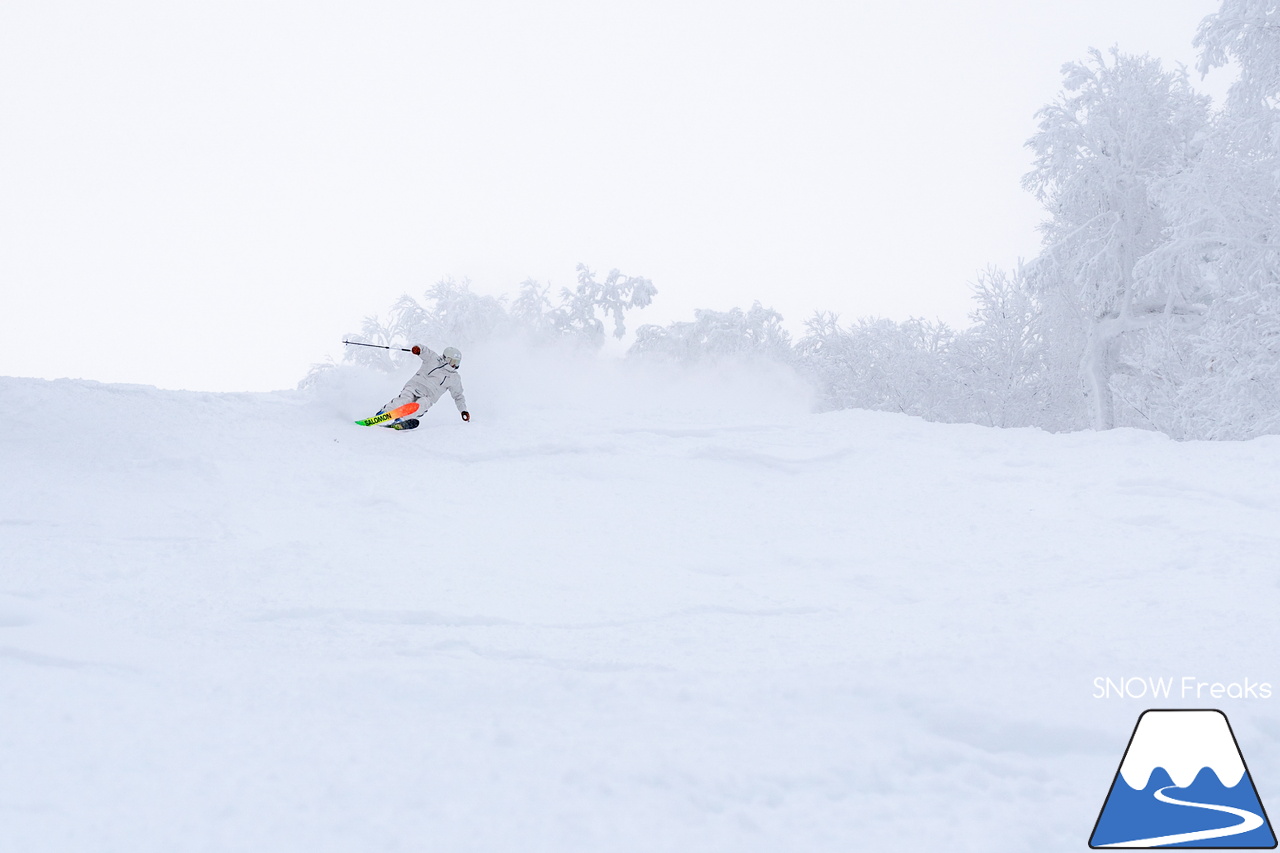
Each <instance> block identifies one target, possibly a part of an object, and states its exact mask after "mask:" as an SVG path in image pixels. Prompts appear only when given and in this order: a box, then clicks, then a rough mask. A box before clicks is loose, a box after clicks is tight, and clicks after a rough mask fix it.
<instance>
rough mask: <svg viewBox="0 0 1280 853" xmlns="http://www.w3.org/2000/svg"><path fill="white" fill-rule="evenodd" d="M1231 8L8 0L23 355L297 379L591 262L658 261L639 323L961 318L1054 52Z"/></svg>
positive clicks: (1107, 1) (149, 377) (12, 293)
mask: <svg viewBox="0 0 1280 853" xmlns="http://www.w3.org/2000/svg"><path fill="white" fill-rule="evenodd" d="M1217 7H1218V3H1217V2H1216V1H1215V0H1034V2H1033V0H916V2H874V3H873V2H855V0H841V2H835V0H826V1H825V2H815V0H785V2H782V0H778V2H773V1H772V0H770V2H759V0H754V1H753V0H734V2H698V0H681V2H665V0H643V2H631V0H624V1H623V2H619V0H596V1H595V2H564V0H552V2H531V1H530V0H524V2H491V0H468V2H458V0H451V2H429V0H416V2H393V1H392V0H384V2H374V1H373V0H369V2H331V0H306V2H199V3H197V2H176V0H165V2H127V0H125V1H124V2H111V3H102V2H96V0H95V1H94V2H58V0H35V2H28V0H5V2H3V3H0V375H12V376H38V377H47V378H57V377H62V376H70V377H78V378H87V379H97V380H102V381H109V382H136V383H146V384H156V385H160V386H161V387H167V388H191V389H198V390H268V389H274V388H285V387H292V386H293V385H294V384H295V383H296V382H297V381H298V379H299V378H301V376H302V375H303V374H305V372H306V370H307V367H308V366H309V365H310V364H312V363H314V362H317V361H322V360H324V358H325V357H327V356H335V357H340V356H341V350H342V347H341V345H340V339H341V336H342V334H343V333H344V332H348V331H355V330H357V329H358V327H359V325H360V322H361V319H362V318H363V317H364V316H365V315H368V314H380V313H383V312H385V311H386V309H387V308H388V307H389V306H390V304H391V302H392V301H393V300H394V299H395V298H396V297H397V296H399V295H400V294H402V293H406V292H407V293H411V294H415V295H420V294H421V293H422V291H423V290H424V289H425V288H426V287H427V286H428V285H430V284H431V283H433V282H434V281H437V280H439V279H441V278H443V277H446V276H453V277H456V278H470V279H471V280H472V282H473V286H474V287H475V289H476V290H478V291H480V292H485V293H491V294H495V295H496V294H500V293H504V292H508V293H509V292H514V291H515V289H516V286H517V285H518V283H519V282H520V281H522V280H524V279H525V278H527V277H530V276H532V277H534V278H537V279H539V280H542V281H549V282H551V283H553V284H555V285H557V286H561V285H572V284H573V282H574V276H575V273H574V267H575V265H576V264H577V263H578V262H584V263H586V264H588V265H589V266H591V267H593V268H595V269H597V270H598V271H599V272H600V273H601V274H603V273H606V272H608V270H609V269H610V268H614V267H616V268H619V269H621V270H622V271H623V272H624V273H627V274H629V275H643V276H647V277H649V278H651V279H652V280H653V282H654V284H655V285H656V286H657V288H658V291H659V293H658V297H657V300H656V301H655V304H654V305H653V306H652V307H651V308H649V309H648V310H646V311H644V312H641V313H640V314H639V315H637V317H636V321H638V322H641V323H643V322H669V321H671V320H676V319H686V318H688V317H690V316H691V313H692V310H693V309H694V308H699V307H706V308H715V309H727V308H731V307H733V306H735V305H740V306H743V307H747V306H749V305H750V304H751V302H752V301H753V300H759V301H761V302H762V303H764V304H766V305H770V306H773V307H775V308H777V309H778V310H779V311H780V312H782V313H783V315H784V316H785V317H786V318H787V321H788V324H789V325H790V326H791V327H792V328H793V329H799V327H800V324H801V322H802V321H803V320H804V318H805V317H806V316H808V315H809V314H810V313H812V311H814V310H815V309H826V310H834V311H837V312H839V313H840V314H841V315H842V316H843V317H844V319H846V320H853V319H855V318H857V317H861V316H871V315H876V316H883V317H890V318H893V319H906V318H907V317H909V316H923V317H929V318H940V319H943V320H945V321H947V322H950V323H952V324H955V325H959V326H963V325H965V324H966V323H967V320H966V315H967V312H968V309H969V306H968V300H969V291H968V282H970V281H972V280H973V279H974V278H975V276H976V274H977V272H978V271H979V270H981V269H983V268H984V267H986V266H987V265H989V264H1000V265H1005V266H1009V265H1012V264H1014V263H1015V262H1016V261H1017V260H1018V258H1019V257H1025V258H1030V257H1032V256H1034V255H1035V253H1036V250H1037V246H1038V236H1037V234H1036V231H1035V226H1036V224H1037V222H1038V221H1039V219H1040V215H1041V214H1040V211H1039V209H1038V207H1037V205H1036V203H1035V202H1034V200H1033V199H1031V198H1030V197H1029V196H1028V195H1027V194H1026V193H1025V192H1024V191H1023V190H1022V189H1021V188H1020V186H1019V180H1020V178H1021V176H1022V175H1023V174H1024V173H1025V172H1026V171H1027V169H1028V167H1029V156H1028V152H1027V151H1026V149H1025V148H1024V147H1023V143H1024V142H1025V140H1026V139H1027V138H1028V137H1029V136H1030V135H1031V134H1032V133H1033V132H1034V130H1035V121H1034V113H1035V112H1036V110H1037V109H1039V108H1040V107H1041V106H1043V105H1044V104H1045V103H1047V102H1049V101H1050V100H1052V99H1053V98H1054V97H1055V96H1056V95H1057V93H1058V92H1059V90H1060V88H1061V87H1060V80H1061V78H1060V73H1059V71H1060V67H1061V65H1062V63H1064V62H1066V61H1069V60H1073V59H1080V58H1083V57H1084V56H1085V53H1086V50H1087V48H1089V47H1090V46H1097V47H1099V48H1104V49H1105V48H1107V47H1109V46H1111V45H1113V44H1114V45H1118V46H1119V47H1120V49H1121V50H1123V51H1126V52H1131V53H1149V54H1151V55H1153V56H1158V57H1160V58H1162V59H1164V60H1166V62H1167V63H1169V64H1172V63H1174V62H1183V63H1186V64H1188V65H1192V64H1193V63H1194V59H1195V55H1194V51H1193V49H1192V47H1191V40H1192V38H1193V36H1194V34H1195V30H1196V26H1197V24H1198V23H1199V21H1200V20H1201V19H1202V18H1203V17H1204V16H1205V15H1207V14H1210V13H1211V12H1213V11H1215V10H1216V9H1217ZM1197 79H1198V78H1197ZM1215 85H1216V86H1217V87H1218V88H1221V86H1222V85H1224V82H1219V81H1216V80H1215V78H1214V77H1210V79H1209V81H1207V83H1206V84H1204V88H1205V89H1206V91H1210V92H1213V93H1216V91H1217V90H1216V89H1215ZM634 324H635V323H634V322H633V327H634ZM431 343H437V344H439V345H445V344H447V343H449V342H447V341H439V342H431Z"/></svg>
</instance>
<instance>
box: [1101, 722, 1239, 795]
mask: <svg viewBox="0 0 1280 853" xmlns="http://www.w3.org/2000/svg"><path fill="white" fill-rule="evenodd" d="M1157 767H1163V768H1164V769H1165V770H1166V771H1168V773H1169V778H1170V779H1172V780H1173V784H1175V785H1177V786H1178V787H1179V788H1186V787H1188V786H1189V785H1190V784H1191V783H1192V782H1194V781H1195V779H1196V774H1197V773H1199V772H1200V771H1201V770H1203V769H1204V768H1206V767H1208V768H1209V769H1211V770H1212V771H1213V772H1214V773H1215V774H1216V775H1217V777H1218V781H1220V782H1221V783H1222V784H1224V785H1226V786H1227V787H1228V788H1234V787H1235V786H1236V785H1238V784H1240V780H1241V779H1242V778H1244V770H1245V768H1244V760H1243V759H1242V758H1241V757H1240V750H1239V749H1238V748H1237V747H1236V742H1235V739H1234V738H1233V737H1232V736H1231V728H1230V726H1229V725H1228V724H1227V718H1226V717H1225V716H1223V715H1222V713H1221V712H1218V711H1192V710H1183V711H1149V712H1147V713H1146V714H1143V715H1142V719H1141V720H1140V721H1139V722H1138V728H1137V729H1136V730H1135V731H1134V733H1133V742H1132V743H1130V744H1129V748H1128V750H1127V751H1126V752H1125V756H1124V762H1123V763H1122V764H1121V765H1120V775H1121V776H1123V777H1124V781H1125V782H1126V783H1127V784H1128V785H1129V787H1130V788H1134V789H1136V790H1139V791H1141V790H1143V789H1144V788H1146V787H1147V782H1149V781H1151V774H1152V772H1154V771H1155V769H1156V768H1157Z"/></svg>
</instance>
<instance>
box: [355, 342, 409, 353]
mask: <svg viewBox="0 0 1280 853" xmlns="http://www.w3.org/2000/svg"><path fill="white" fill-rule="evenodd" d="M343 343H344V344H346V345H347V346H349V347H374V348H376V349H389V350H396V351H398V352H413V350H411V349H408V348H407V347H388V346H383V345H382V344H362V343H360V342H359V341H346V340H344V341H343Z"/></svg>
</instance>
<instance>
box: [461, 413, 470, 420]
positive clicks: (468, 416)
mask: <svg viewBox="0 0 1280 853" xmlns="http://www.w3.org/2000/svg"><path fill="white" fill-rule="evenodd" d="M462 419H463V420H464V421H469V420H471V413H470V412H463V413H462Z"/></svg>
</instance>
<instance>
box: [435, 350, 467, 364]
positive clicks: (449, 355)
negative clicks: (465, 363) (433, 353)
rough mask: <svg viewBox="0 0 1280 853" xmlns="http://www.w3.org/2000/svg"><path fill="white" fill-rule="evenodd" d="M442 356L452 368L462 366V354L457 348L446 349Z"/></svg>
mask: <svg viewBox="0 0 1280 853" xmlns="http://www.w3.org/2000/svg"><path fill="white" fill-rule="evenodd" d="M440 355H441V356H442V357H443V358H444V360H445V362H446V363H447V364H448V365H449V366H450V367H457V366H458V365H459V364H462V353H460V352H458V348H457V347H445V348H444V352H442V353H440Z"/></svg>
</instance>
